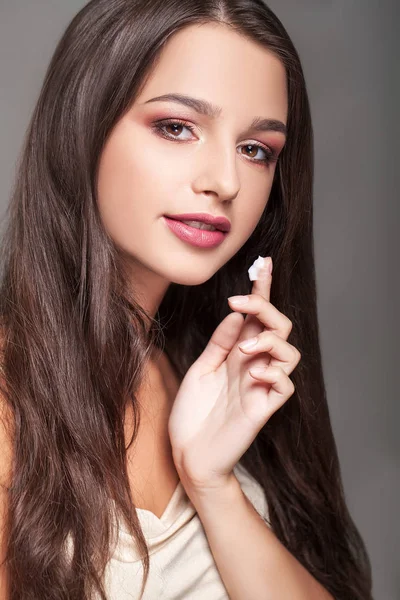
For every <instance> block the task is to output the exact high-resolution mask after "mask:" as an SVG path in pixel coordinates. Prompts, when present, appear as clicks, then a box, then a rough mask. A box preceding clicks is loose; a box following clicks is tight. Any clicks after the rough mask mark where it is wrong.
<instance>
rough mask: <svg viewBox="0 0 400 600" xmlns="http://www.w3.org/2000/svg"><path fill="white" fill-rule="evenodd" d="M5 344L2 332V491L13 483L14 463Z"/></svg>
mask: <svg viewBox="0 0 400 600" xmlns="http://www.w3.org/2000/svg"><path fill="white" fill-rule="evenodd" d="M3 346H4V337H3V333H2V332H1V333H0V385H1V387H0V448H1V453H0V491H1V490H4V489H5V490H7V489H8V488H9V487H10V485H11V477H12V473H11V464H12V445H13V444H12V439H13V432H14V419H13V414H12V411H11V407H10V406H9V404H8V401H7V399H6V396H5V393H4V391H5V390H6V389H7V388H6V381H5V376H4V371H3V360H2V358H3Z"/></svg>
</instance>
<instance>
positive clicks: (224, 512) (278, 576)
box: [188, 476, 334, 600]
mask: <svg viewBox="0 0 400 600" xmlns="http://www.w3.org/2000/svg"><path fill="white" fill-rule="evenodd" d="M188 493H189V495H190V498H191V500H192V503H193V504H194V506H195V508H196V510H197V513H198V515H199V518H200V520H201V522H202V525H203V527H204V530H205V533H206V536H207V539H208V543H209V545H210V548H211V552H212V554H213V556H214V560H215V563H216V565H217V568H218V571H219V573H220V575H221V579H222V581H223V583H224V585H225V587H226V589H227V592H228V594H229V597H230V599H231V600H261V599H262V600H277V598H279V600H334V598H333V597H332V596H331V594H330V593H328V591H327V590H326V589H325V588H323V587H322V586H321V584H320V583H319V582H318V581H317V580H316V579H315V578H314V577H313V576H312V575H311V574H310V573H309V572H308V571H307V570H306V569H305V568H304V567H303V565H301V564H300V562H299V561H298V560H297V559H296V558H295V557H294V556H293V555H292V554H291V553H290V552H289V551H288V550H287V549H286V548H285V547H284V546H283V544H281V542H280V541H279V540H278V538H277V537H276V536H275V534H274V533H273V531H272V530H271V529H270V528H269V527H268V525H267V524H266V523H265V522H264V521H263V520H262V518H261V517H260V515H259V514H258V513H257V511H256V510H255V508H254V507H253V505H252V504H251V502H250V501H249V500H248V498H247V497H246V495H245V494H244V493H243V491H242V489H241V487H240V484H239V482H238V480H237V479H236V477H234V476H233V478H232V479H231V482H230V484H229V485H227V486H226V487H225V488H224V489H222V490H221V489H218V490H215V491H213V490H210V491H209V492H206V493H202V494H201V495H199V494H196V492H193V493H192V492H191V491H189V492H188Z"/></svg>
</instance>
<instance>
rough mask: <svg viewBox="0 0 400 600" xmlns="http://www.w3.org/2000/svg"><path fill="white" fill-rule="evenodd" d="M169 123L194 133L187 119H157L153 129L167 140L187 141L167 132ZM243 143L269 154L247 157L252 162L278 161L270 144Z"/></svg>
mask: <svg viewBox="0 0 400 600" xmlns="http://www.w3.org/2000/svg"><path fill="white" fill-rule="evenodd" d="M167 125H182V126H183V127H186V128H187V129H189V131H191V132H192V133H194V127H193V125H190V124H189V123H187V122H186V121H182V120H180V119H164V120H162V121H156V122H155V123H153V129H154V130H155V131H156V132H157V133H158V134H159V135H161V136H162V137H164V138H165V139H167V140H172V141H176V142H180V143H182V142H184V141H187V140H179V139H178V138H174V136H171V135H169V134H168V133H166V132H165V131H164V129H163V128H164V127H166V126H167ZM242 145H243V146H253V147H256V148H261V150H263V151H264V152H265V153H266V154H267V158H264V159H258V158H251V157H250V158H249V157H247V158H248V160H250V162H254V163H257V164H260V165H262V166H268V165H270V164H271V163H274V162H277V160H278V157H277V156H276V154H275V152H274V151H273V150H271V149H270V148H268V146H264V145H263V144H256V143H254V144H242Z"/></svg>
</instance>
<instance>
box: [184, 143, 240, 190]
mask: <svg viewBox="0 0 400 600" xmlns="http://www.w3.org/2000/svg"><path fill="white" fill-rule="evenodd" d="M236 163H237V150H236V148H233V149H231V148H229V147H228V144H227V143H224V144H222V143H221V144H216V145H215V146H214V150H213V151H211V149H210V146H209V145H208V144H205V145H204V147H203V149H202V152H201V153H198V154H197V155H196V165H197V171H196V173H197V175H196V177H195V178H194V180H193V191H194V192H195V193H196V194H201V193H214V194H216V195H217V196H218V198H219V199H220V200H221V201H227V200H233V199H234V198H235V197H236V196H237V195H238V193H239V190H240V179H239V175H238V170H237V164H236Z"/></svg>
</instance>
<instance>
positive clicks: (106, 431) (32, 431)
mask: <svg viewBox="0 0 400 600" xmlns="http://www.w3.org/2000/svg"><path fill="white" fill-rule="evenodd" d="M208 22H218V23H223V24H225V25H226V26H227V27H231V28H233V30H234V31H237V32H238V33H239V34H240V35H244V36H246V37H247V38H248V39H249V40H254V41H256V42H257V43H259V44H263V46H264V47H265V48H267V49H268V50H269V51H272V52H274V53H275V54H276V56H277V57H278V58H279V59H280V60H281V61H282V63H283V65H284V66H285V69H286V73H287V89H288V100H289V112H288V123H287V126H288V137H287V142H286V145H285V147H284V149H283V151H282V153H281V155H280V158H279V161H278V164H277V167H276V172H275V178H274V183H273V187H272V190H271V194H270V197H269V201H268V203H266V208H265V211H264V214H263V215H262V217H261V219H260V222H259V224H258V226H257V227H256V229H255V230H254V232H253V234H252V235H251V237H250V238H249V239H248V240H247V242H246V243H245V244H244V245H243V247H242V248H241V249H240V250H239V251H238V252H237V254H236V255H235V256H233V257H232V258H231V259H230V260H229V261H228V262H227V263H226V264H225V265H224V266H223V267H222V268H221V269H219V270H218V272H217V273H215V275H214V276H213V277H211V279H209V280H208V281H206V282H205V283H203V284H201V285H197V286H188V287H186V286H184V285H178V284H174V283H172V284H171V285H170V287H169V289H168V291H167V293H166V295H165V297H164V298H163V301H162V303H161V305H160V307H159V310H158V312H157V314H156V315H155V317H154V318H152V317H151V316H150V315H148V314H146V312H145V311H144V310H143V309H142V308H141V306H140V305H139V303H137V302H136V301H135V298H134V297H133V294H130V293H129V285H128V281H127V276H126V274H124V270H123V269H122V268H120V267H121V264H120V262H119V261H118V259H117V253H116V249H115V247H114V245H113V244H112V242H111V240H110V239H109V237H108V236H107V235H106V233H105V231H104V229H103V228H102V224H101V221H100V219H99V213H98V210H97V206H96V176H97V169H98V163H99V157H100V154H101V152H102V148H103V146H104V144H105V141H106V139H107V137H108V135H109V134H110V132H111V130H112V128H113V126H114V125H115V124H116V122H117V120H118V119H120V118H121V116H122V115H123V114H124V113H125V111H126V110H128V108H129V107H130V105H131V103H132V102H133V101H134V99H135V97H136V96H137V94H138V93H139V91H140V89H141V86H143V85H144V83H145V81H146V77H147V76H148V75H149V73H150V71H151V69H152V68H154V66H155V65H156V62H157V58H158V57H159V54H160V51H161V50H162V48H163V46H164V45H165V43H166V42H167V41H168V39H169V38H170V36H171V35H173V34H174V33H175V32H177V31H179V30H180V29H182V28H183V27H186V26H188V25H191V24H201V23H208ZM312 183H313V135H312V125H311V117H310V107H309V101H308V96H307V91H306V84H305V81H304V76H303V71H302V66H301V62H300V59H299V56H298V54H297V52H296V50H295V48H294V46H293V43H292V42H291V40H290V38H289V36H288V34H287V32H286V30H285V29H284V27H283V25H282V23H281V22H280V21H279V19H278V18H277V17H276V16H275V15H274V13H273V12H272V11H271V10H270V9H269V8H268V7H267V6H266V5H265V4H264V3H263V2H262V1H261V0H152V1H151V2H149V1H147V0H92V1H91V2H89V3H88V4H87V5H86V6H84V8H83V9H82V10H81V11H80V12H79V13H78V14H77V15H76V16H75V18H74V19H73V20H72V21H71V23H70V24H69V26H68V27H67V29H66V31H65V33H64V35H63V36H62V39H61V40H60V42H59V43H58V45H57V48H56V50H55V52H54V55H53V57H52V60H51V62H50V65H49V67H48V70H47V73H46V76H45V80H44V83H43V87H42V89H41V93H40V96H39V99H38V101H37V104H36V107H35V109H34V111H33V115H32V118H31V121H30V124H29V127H28V130H27V134H26V137H25V140H24V145H23V148H22V151H21V155H20V158H19V162H18V165H17V172H16V177H15V182H14V185H13V190H12V195H11V199H10V204H9V207H8V211H7V213H6V214H7V216H8V223H7V228H6V230H5V233H4V235H3V239H2V255H1V258H2V279H1V293H0V317H1V324H2V327H3V332H4V340H3V346H4V347H3V357H2V367H3V375H4V386H3V388H2V391H3V394H4V396H5V398H6V401H7V404H8V407H9V409H10V410H11V412H12V414H13V418H14V431H13V478H12V484H11V486H10V487H9V489H8V497H9V535H8V547H7V557H6V561H7V568H8V574H9V581H10V599H11V600H16V599H18V600H20V599H22V598H23V599H24V600H53V599H54V600H84V599H87V598H92V597H93V594H94V593H96V594H99V595H100V598H101V599H102V600H105V599H106V591H105V589H104V582H103V574H104V568H105V566H106V563H107V561H108V558H109V549H110V543H111V540H112V532H113V528H112V518H111V517H112V501H114V502H115V506H116V507H117V508H118V510H119V511H120V513H121V514H122V515H123V517H124V518H125V520H126V522H127V523H128V525H129V526H130V528H131V532H132V535H133V536H134V539H135V540H136V543H137V545H138V548H139V551H140V553H141V555H142V556H143V566H144V575H145V576H144V578H143V587H142V591H143V589H144V586H145V582H146V581H147V577H148V573H149V564H150V563H149V555H148V553H147V545H146V539H145V537H144V535H143V532H142V530H141V527H140V523H139V520H138V518H137V514H136V512H135V506H134V504H133V501H132V497H131V493H130V488H129V483H128V477H127V468H126V460H125V459H126V450H127V448H126V447H125V443H124V415H125V410H126V407H127V403H128V402H130V403H131V404H132V409H133V414H134V417H135V430H134V434H133V437H132V440H131V443H132V442H133V440H134V439H135V438H136V436H137V430H138V427H139V423H140V412H139V407H138V403H137V401H136V398H135V391H137V389H138V386H139V384H140V382H141V379H142V377H143V374H144V367H145V365H146V362H147V360H148V359H149V357H150V354H151V352H152V350H153V349H154V348H155V347H163V348H165V351H166V352H167V354H168V356H169V358H170V360H171V362H172V363H173V365H174V366H175V368H176V369H177V371H178V372H179V374H180V375H181V376H182V377H183V376H184V375H185V373H186V371H187V369H188V368H189V367H190V365H191V364H192V363H193V362H194V361H195V360H196V358H197V357H198V356H199V355H200V353H201V352H202V351H203V349H204V347H205V345H206V344H207V342H208V340H209V338H210V336H211V334H212V332H213V331H214V329H215V328H216V327H217V325H218V324H219V323H220V322H221V320H222V319H223V318H224V317H225V316H226V315H227V314H228V312H230V309H229V306H228V303H227V297H228V296H231V295H235V294H247V293H250V289H251V282H249V279H248V277H247V268H248V267H249V265H250V264H251V263H252V262H253V260H254V259H255V258H256V257H257V256H258V255H261V256H272V258H273V262H274V279H273V284H272V291H271V302H272V303H273V304H274V305H275V306H276V307H277V308H278V309H279V310H280V311H281V312H283V313H284V314H285V315H287V316H288V317H289V319H291V321H292V322H293V329H292V332H291V334H290V337H289V342H290V343H292V344H293V345H294V346H296V347H297V348H298V349H299V351H300V352H301V355H302V359H301V361H300V363H299V365H298V366H297V368H296V369H295V370H294V372H293V373H292V375H291V378H292V380H293V383H294V385H295V393H294V394H293V396H292V397H291V398H290V400H289V401H288V402H287V403H285V404H284V406H282V408H281V409H279V410H278V411H277V412H276V413H275V414H274V415H273V417H272V418H271V419H270V420H269V421H268V423H267V424H266V425H265V426H264V427H263V428H262V430H261V431H260V432H259V434H258V436H257V438H256V439H255V440H254V442H253V443H252V445H251V446H250V448H249V449H248V450H247V451H246V453H245V454H244V455H243V457H242V460H241V462H242V464H243V465H244V466H245V467H246V468H247V469H248V471H249V472H250V473H251V474H252V475H253V476H254V477H255V478H256V479H257V481H258V482H259V483H260V484H261V486H262V487H263V489H264V491H265V495H266V499H267V502H268V506H269V518H270V525H271V527H272V529H273V531H274V532H275V534H276V536H277V537H278V539H279V540H280V541H281V542H282V543H283V544H284V545H285V546H286V548H287V549H288V550H289V551H290V552H291V553H292V554H293V555H294V556H295V557H296V558H297V559H298V560H299V561H300V562H301V563H302V564H303V565H304V566H305V568H306V569H307V570H309V571H310V573H312V574H313V575H314V576H315V577H316V579H317V580H318V581H320V582H321V584H322V585H323V586H325V587H326V589H327V590H329V592H330V593H331V594H332V595H333V596H334V597H335V598H338V599H339V598H340V600H347V599H348V600H368V599H370V598H371V569H370V563H369V559H368V555H367V552H366V549H365V546H364V543H363V540H362V538H361V537H360V534H359V532H358V531H357V528H356V526H355V524H354V522H353V520H352V518H351V516H350V514H349V511H348V509H347V507H346V503H345V498H344V491H343V487H342V481H341V474H340V466H339V461H338V455H337V450H336V445H335V441H334V438H333V434H332V429H331V424H330V419H329V411H328V406H327V400H326V390H325V384H324V377H323V372H322V364H321V352H320V344H319V329H318V317H317V303H316V278H315V264H314V250H313V202H312ZM130 283H131V282H130ZM68 534H70V535H71V536H72V540H73V548H74V552H73V555H72V560H71V561H69V562H68V561H67V560H66V553H65V552H64V550H65V545H66V542H67V537H68Z"/></svg>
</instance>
